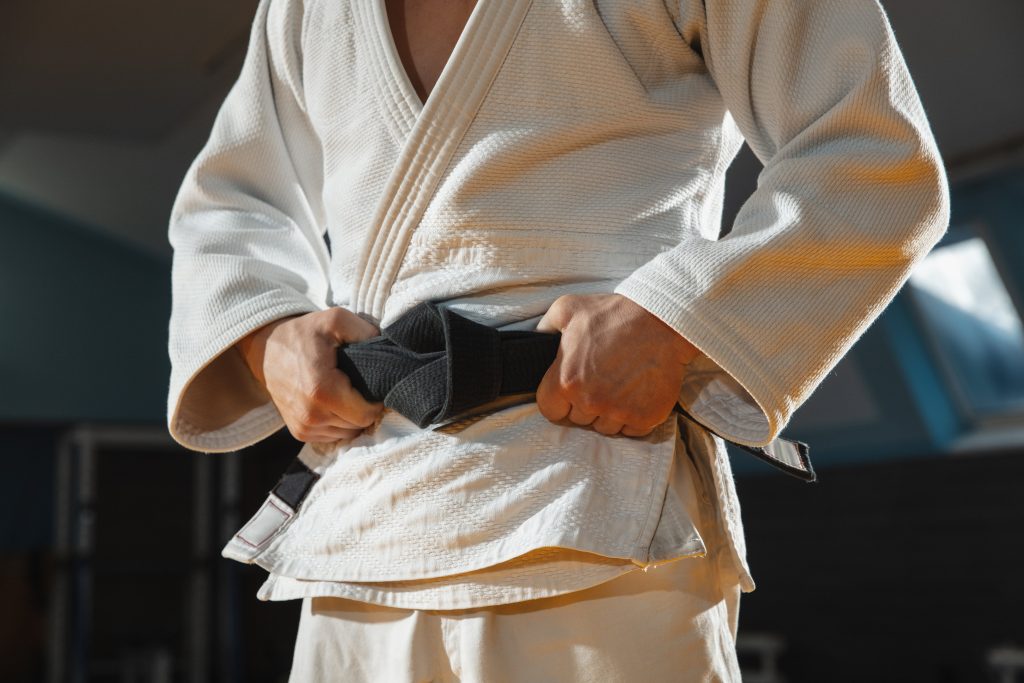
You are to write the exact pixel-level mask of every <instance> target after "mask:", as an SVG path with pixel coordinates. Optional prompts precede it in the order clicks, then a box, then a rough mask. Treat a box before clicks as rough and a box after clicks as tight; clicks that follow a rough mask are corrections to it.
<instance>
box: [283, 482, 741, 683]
mask: <svg viewBox="0 0 1024 683" xmlns="http://www.w3.org/2000/svg"><path fill="white" fill-rule="evenodd" d="M701 512H702V513H705V514H704V515H703V517H702V524H701V533H702V534H703V535H704V536H705V537H706V538H707V539H708V546H709V549H710V553H709V555H708V557H707V558H703V559H699V560H682V561H679V562H671V563H669V564H667V565H664V566H661V567H656V568H653V569H650V570H648V571H646V572H644V571H641V570H639V569H634V571H632V572H629V573H628V574H626V575H625V576H622V577H619V578H616V579H614V580H610V581H608V582H606V583H603V584H601V585H599V586H595V587H593V588H587V589H583V590H580V591H576V592H574V593H572V594H571V595H563V596H559V597H553V598H547V599H541V600H530V601H529V602H524V603H519V604H513V605H501V606H498V607H492V608H488V609H476V610H472V609H471V610H408V609H396V608H393V607H383V606H378V605H373V604H369V603H367V602H364V601H357V600H351V599H340V598H334V597H313V598H305V599H304V600H303V604H302V614H301V617H300V619H299V629H298V636H297V638H296V640H295V652H294V657H293V660H292V669H291V676H290V678H289V680H290V681H294V682H296V683H298V682H301V683H315V682H318V681H324V682H327V681H337V680H344V681H346V683H376V682H377V681H388V683H414V682H419V681H433V682H435V683H454V682H456V681H458V682H459V683H537V682H538V681H545V682H547V681H552V682H554V681H581V682H582V681H587V682H588V683H589V682H592V681H600V682H601V683H636V682H637V681H653V682H655V683H708V682H710V681H716V682H720V683H721V682H726V681H729V682H738V681H740V680H741V676H740V669H739V662H738V660H737V654H736V633H737V626H738V620H739V607H740V593H741V591H740V586H739V584H738V583H737V582H736V574H735V573H734V572H732V571H731V568H732V567H733V565H732V564H731V562H730V561H729V560H728V558H727V555H728V552H729V551H728V548H727V546H726V539H725V537H724V535H722V533H721V527H720V526H719V525H718V524H717V523H716V521H715V519H714V517H713V510H712V507H711V503H710V499H707V502H706V504H702V507H701ZM705 522H706V523H705Z"/></svg>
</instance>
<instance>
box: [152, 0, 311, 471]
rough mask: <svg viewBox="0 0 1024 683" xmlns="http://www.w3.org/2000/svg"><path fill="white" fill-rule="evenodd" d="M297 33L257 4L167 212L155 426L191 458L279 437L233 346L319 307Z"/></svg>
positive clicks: (269, 3)
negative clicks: (168, 257)
mask: <svg viewBox="0 0 1024 683" xmlns="http://www.w3.org/2000/svg"><path fill="white" fill-rule="evenodd" d="M301 25H302V18H301V3H300V2H294V3H292V2H291V0H260V2H259V5H258V7H257V10H256V16H255V19H254V20H253V24H252V30H251V33H250V37H249V44H248V48H247V51H246V56H245V59H244V62H243V65H242V68H241V72H240V74H239V76H238V79H237V81H236V82H235V83H234V85H233V87H232V88H231V90H230V91H229V93H228V95H227V97H226V99H225V100H224V102H223V104H222V105H221V107H220V109H219V111H218V113H217V116H216V118H215V121H214V124H213V128H212V131H211V133H210V136H209V139H208V141H207V142H206V144H205V146H204V147H203V148H202V150H201V151H200V152H199V155H198V156H197V157H196V159H195V160H194V161H193V163H192V165H191V166H190V168H189V170H188V172H187V174H186V176H185V178H184V180H183V182H182V185H181V187H180V189H179V191H178V194H177V197H176V199H175V201H174V205H173V208H172V210H171V217H170V224H169V228H168V238H169V241H170V243H171V246H172V247H173V253H174V255H173V260H172V267H171V293H172V303H171V316H170V324H169V339H168V351H169V355H170V361H171V377H170V386H169V391H168V400H167V424H168V430H169V431H170V434H171V436H172V437H173V438H174V439H175V440H176V441H177V442H178V443H180V444H181V445H183V446H185V447H186V448H190V449H192V450H198V451H205V452H224V451H230V450H236V449H239V448H243V447H245V446H248V445H250V444H252V443H255V442H257V441H259V440H261V439H263V438H265V437H267V436H269V435H270V434H272V433H273V432H275V431H277V430H278V429H280V428H281V427H282V426H284V421H283V419H282V418H281V415H280V413H279V412H278V410H277V408H276V406H275V405H274V404H273V402H272V401H271V399H270V396H269V395H268V394H267V392H266V391H265V390H264V389H263V387H262V386H261V385H260V384H259V383H258V382H257V381H256V379H255V377H253V375H252V373H251V372H250V370H249V368H248V366H247V365H246V364H245V362H244V360H243V359H242V355H241V353H240V352H239V351H238V350H237V349H236V348H235V347H234V344H235V342H237V341H238V340H239V339H241V338H242V337H244V336H245V335H247V334H248V333H250V332H252V331H253V330H255V329H257V328H259V327H262V326H263V325H265V324H267V323H269V322H271V321H273V320H276V319H278V318H282V317H285V316H289V315H294V314H302V313H308V312H312V311H316V310H321V309H323V308H326V307H327V302H328V301H329V300H330V292H329V280H328V266H329V260H330V258H329V253H328V249H327V245H326V243H325V241H324V238H323V233H324V227H325V221H324V217H323V209H322V204H321V202H320V188H321V186H322V178H321V168H322V163H321V154H322V152H321V147H320V144H319V140H318V138H317V137H316V135H315V132H314V130H313V128H312V126H311V123H310V120H309V118H308V116H307V112H306V106H305V103H304V101H303V94H302V89H301V84H302V77H301V58H300V54H299V46H300V45H301V41H300V37H299V34H300V31H301Z"/></svg>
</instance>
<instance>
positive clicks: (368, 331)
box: [328, 306, 380, 343]
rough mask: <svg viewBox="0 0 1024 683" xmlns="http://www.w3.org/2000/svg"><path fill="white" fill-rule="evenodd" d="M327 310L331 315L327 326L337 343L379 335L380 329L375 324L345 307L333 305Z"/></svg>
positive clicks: (357, 340) (356, 340)
mask: <svg viewBox="0 0 1024 683" xmlns="http://www.w3.org/2000/svg"><path fill="white" fill-rule="evenodd" d="M329 310H330V311H331V315H330V317H329V319H328V328H329V329H330V331H331V334H332V335H333V336H334V338H335V339H336V340H337V341H338V342H339V343H348V342H359V341H363V340H366V339H372V338H373V337H378V336H380V329H379V328H378V327H377V326H376V325H374V324H373V323H371V322H370V321H369V320H366V319H365V318H363V317H361V316H358V315H356V314H355V313H353V312H352V311H350V310H348V309H347V308H342V307H341V306H335V307H334V308H331V309H329Z"/></svg>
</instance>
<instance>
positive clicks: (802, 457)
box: [674, 403, 818, 482]
mask: <svg viewBox="0 0 1024 683" xmlns="http://www.w3.org/2000/svg"><path fill="white" fill-rule="evenodd" d="M674 410H675V411H676V412H679V413H682V414H683V415H685V416H686V417H687V418H688V419H690V420H691V421H693V422H696V423H697V424H699V425H700V426H701V427H703V428H704V429H706V430H708V431H709V432H711V433H712V434H714V435H715V436H717V437H719V438H720V439H722V440H723V441H725V442H727V443H730V444H732V445H733V446H735V447H736V448H740V449H742V450H744V451H746V452H747V453H750V454H751V455H753V456H755V457H757V458H760V459H761V460H763V461H765V462H766V463H768V464H769V465H771V466H773V467H775V468H778V469H780V470H782V471H783V472H785V473H786V474H789V475H791V476H794V477H796V478H797V479H801V480H803V481H806V482H816V481H818V475H817V474H816V473H815V472H814V467H813V466H811V458H810V455H809V453H810V447H809V446H808V445H807V444H806V443H804V442H803V441H797V440H796V439H783V438H782V437H778V438H776V439H774V440H773V441H771V442H770V443H769V444H768V445H766V446H747V445H746V444H742V443H736V442H735V441H730V440H729V439H726V438H725V437H724V436H722V435H721V434H719V433H717V432H716V431H714V430H713V429H711V428H710V427H708V426H707V425H705V424H703V423H702V422H700V421H699V420H697V419H696V418H695V417H694V416H693V415H690V414H689V413H688V412H686V411H685V410H684V409H683V407H682V406H681V405H680V404H679V403H676V405H675V408H674Z"/></svg>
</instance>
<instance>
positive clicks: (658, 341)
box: [537, 294, 701, 436]
mask: <svg viewBox="0 0 1024 683" xmlns="http://www.w3.org/2000/svg"><path fill="white" fill-rule="evenodd" d="M537 331H539V332H561V333H562V336H561V339H560V340H559V346H558V353H557V354H556V356H555V360H554V362H553V363H552V364H551V367H549V368H548V371H547V373H546V374H545V375H544V377H543V379H542V380H541V383H540V385H539V386H538V387H537V408H538V410H540V413H541V414H542V415H543V416H544V417H546V418H547V419H548V420H550V421H552V422H559V421H561V420H564V419H566V418H568V419H569V421H570V422H572V423H574V424H577V425H581V426H586V425H589V426H590V427H592V428H593V429H594V430H595V431H597V432H600V433H601V434H605V435H609V436H610V435H614V434H618V433H620V432H621V433H622V435H623V436H646V435H648V434H650V433H651V432H652V431H654V428H655V427H657V426H658V425H660V424H661V423H662V422H664V421H665V420H666V419H667V418H668V416H669V414H670V413H671V412H672V408H674V407H675V403H676V400H678V398H679V389H680V387H681V386H682V384H683V376H684V374H685V372H686V365H687V364H689V363H690V362H691V361H692V360H693V359H694V358H696V357H697V356H699V355H700V353H701V351H700V350H699V349H698V348H697V347H695V346H694V345H693V344H691V343H690V342H688V341H687V340H686V339H685V338H683V337H682V336H681V335H680V334H679V333H678V332H676V331H675V330H673V329H672V328H671V327H669V326H668V325H666V324H665V323H664V322H662V321H661V320H660V319H658V318H657V317H656V316H654V315H653V314H652V313H650V312H649V311H648V310H647V309H645V308H643V307H642V306H640V305H639V304H637V303H635V302H634V301H632V300H630V299H628V298H626V297H624V296H622V295H621V294H582V295H579V294H570V295H566V296H561V297H559V298H558V299H556V300H555V302H554V303H553V304H552V305H551V307H550V308H549V309H548V311H547V313H545V314H544V317H543V318H541V320H540V322H539V323H538V324H537Z"/></svg>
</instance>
